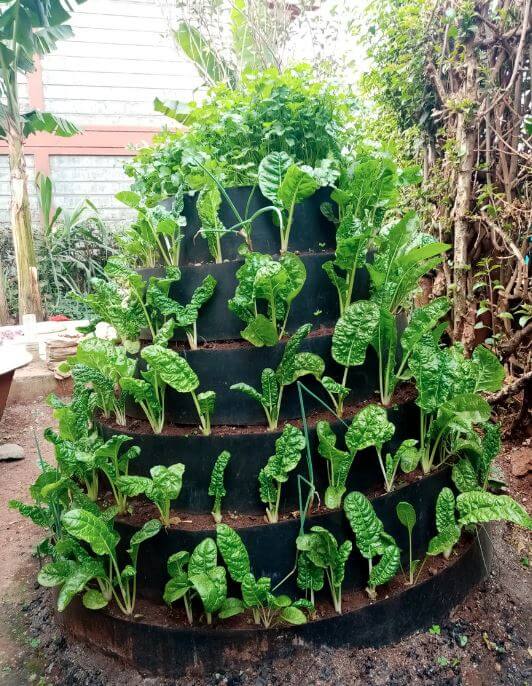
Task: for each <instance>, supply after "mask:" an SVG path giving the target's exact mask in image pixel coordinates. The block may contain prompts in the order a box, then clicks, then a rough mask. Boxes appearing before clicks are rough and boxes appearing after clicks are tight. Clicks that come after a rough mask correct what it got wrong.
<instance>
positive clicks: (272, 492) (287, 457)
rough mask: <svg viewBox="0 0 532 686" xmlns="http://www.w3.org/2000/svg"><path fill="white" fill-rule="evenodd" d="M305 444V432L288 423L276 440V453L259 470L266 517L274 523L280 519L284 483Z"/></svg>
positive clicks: (297, 461)
mask: <svg viewBox="0 0 532 686" xmlns="http://www.w3.org/2000/svg"><path fill="white" fill-rule="evenodd" d="M305 445H306V442H305V436H304V435H303V432H302V431H300V430H299V429H297V428H296V427H295V426H292V425H291V424H287V425H286V426H285V427H284V429H283V432H282V434H281V435H280V437H279V438H278V439H277V440H276V441H275V454H274V455H272V456H271V457H270V458H268V462H267V463H266V465H265V466H264V467H263V468H262V469H261V470H260V472H259V485H260V499H261V500H262V502H263V503H266V505H267V507H266V518H267V520H268V522H270V523H272V524H273V523H275V522H277V521H278V520H279V505H280V503H281V488H282V485H283V483H286V482H287V481H288V478H289V477H288V475H289V473H290V472H292V471H293V470H294V469H295V468H296V467H297V465H298V464H299V461H300V459H301V451H302V450H303V449H304V448H305Z"/></svg>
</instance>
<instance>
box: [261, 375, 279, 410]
mask: <svg viewBox="0 0 532 686" xmlns="http://www.w3.org/2000/svg"><path fill="white" fill-rule="evenodd" d="M261 388H262V397H260V399H259V402H262V404H263V405H264V406H265V407H267V408H268V411H271V410H272V408H274V407H276V406H277V402H278V400H279V385H278V383H277V378H276V376H275V372H274V371H273V369H270V368H268V367H266V369H263V370H262V374H261ZM257 395H259V394H258V393H257Z"/></svg>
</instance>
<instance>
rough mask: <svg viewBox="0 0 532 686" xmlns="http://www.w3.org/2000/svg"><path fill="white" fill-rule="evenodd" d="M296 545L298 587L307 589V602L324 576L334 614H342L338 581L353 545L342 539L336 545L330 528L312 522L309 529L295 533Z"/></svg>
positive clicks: (341, 577)
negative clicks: (340, 542) (307, 531)
mask: <svg viewBox="0 0 532 686" xmlns="http://www.w3.org/2000/svg"><path fill="white" fill-rule="evenodd" d="M296 546H297V549H298V551H299V556H298V562H297V564H298V568H297V570H298V571H297V585H298V586H299V588H302V589H303V590H305V591H306V590H309V591H310V602H311V603H312V604H313V605H314V591H315V590H320V588H321V587H322V586H323V578H324V576H325V577H326V578H327V582H328V584H329V590H330V592H331V597H332V601H333V605H334V609H335V610H336V612H337V613H338V614H342V583H343V581H344V577H345V565H346V563H347V560H348V558H349V555H351V551H352V549H353V544H352V543H351V541H344V542H343V543H342V544H341V545H338V542H337V540H336V539H335V537H334V536H333V535H332V534H331V532H330V531H327V529H324V528H323V527H321V526H313V527H312V528H311V529H310V532H309V533H307V534H301V535H300V536H298V537H297V541H296Z"/></svg>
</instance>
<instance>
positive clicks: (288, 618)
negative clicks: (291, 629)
mask: <svg viewBox="0 0 532 686" xmlns="http://www.w3.org/2000/svg"><path fill="white" fill-rule="evenodd" d="M279 617H280V619H282V620H283V622H287V623H288V624H296V625H298V624H306V623H307V618H306V617H305V614H304V613H303V612H302V611H301V610H300V609H299V608H297V607H294V606H293V605H290V606H288V607H284V608H283V609H282V610H281V612H280V614H279Z"/></svg>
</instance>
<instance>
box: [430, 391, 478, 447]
mask: <svg viewBox="0 0 532 686" xmlns="http://www.w3.org/2000/svg"><path fill="white" fill-rule="evenodd" d="M490 415H491V407H490V405H489V403H488V402H487V401H486V400H484V398H481V397H480V396H478V395H476V394H475V393H464V394H463V395H457V396H455V397H454V398H451V399H450V400H448V401H447V402H445V403H443V405H441V407H440V409H439V411H438V416H437V418H436V420H435V421H434V422H433V424H432V428H431V431H432V432H433V435H434V436H437V435H438V434H439V433H440V432H444V431H446V430H447V429H451V428H452V429H457V430H458V431H467V430H469V429H470V427H471V424H480V423H483V422H487V421H488V419H489V418H490Z"/></svg>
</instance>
